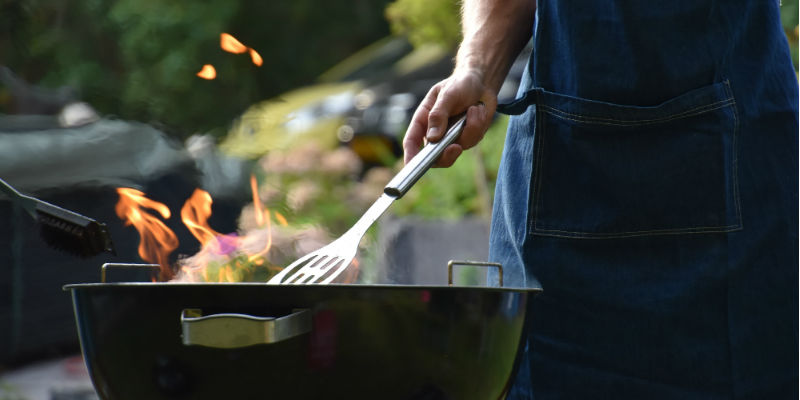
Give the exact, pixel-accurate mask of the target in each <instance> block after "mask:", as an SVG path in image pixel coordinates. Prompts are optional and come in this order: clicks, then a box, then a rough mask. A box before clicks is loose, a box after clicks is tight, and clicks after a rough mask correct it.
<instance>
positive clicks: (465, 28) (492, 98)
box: [403, 0, 536, 167]
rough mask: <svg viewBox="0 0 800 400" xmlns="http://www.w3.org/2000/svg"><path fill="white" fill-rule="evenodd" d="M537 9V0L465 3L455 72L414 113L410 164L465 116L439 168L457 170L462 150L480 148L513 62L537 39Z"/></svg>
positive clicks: (406, 143)
mask: <svg viewBox="0 0 800 400" xmlns="http://www.w3.org/2000/svg"><path fill="white" fill-rule="evenodd" d="M535 10H536V1H535V0H507V1H498V0H463V3H462V9H461V11H462V13H461V28H462V36H463V40H462V41H461V45H460V46H459V48H458V53H457V54H456V68H455V71H454V72H453V74H452V75H450V77H449V78H447V79H445V80H443V81H441V82H439V83H437V84H436V85H434V86H433V88H431V90H430V91H429V92H428V94H427V95H426V96H425V99H423V100H422V103H421V104H420V105H419V107H418V108H417V111H416V112H414V116H413V117H412V119H411V124H410V125H409V127H408V130H407V131H406V136H405V139H403V151H404V152H405V157H404V159H405V162H406V163H408V162H409V161H410V160H411V158H413V157H414V156H415V155H416V154H417V153H419V150H420V148H421V147H422V145H423V143H424V139H427V140H430V141H431V142H436V141H437V140H439V139H441V138H442V136H443V135H444V134H445V132H446V131H447V120H448V119H449V118H450V117H453V116H456V115H459V114H461V113H464V112H466V113H467V123H466V125H465V127H464V131H463V132H461V136H460V137H459V139H458V141H457V142H456V143H454V144H451V145H450V146H448V147H447V148H446V149H445V150H444V153H443V154H442V156H441V157H440V158H439V161H438V162H437V163H436V166H438V167H449V166H451V165H453V163H454V162H455V161H456V158H458V156H459V155H461V152H462V151H464V150H466V149H468V148H470V147H473V146H475V145H476V144H478V142H479V141H480V140H481V139H482V138H483V135H484V134H485V133H486V130H487V129H489V124H491V122H492V117H493V116H494V112H495V109H497V92H498V91H500V86H501V85H502V84H503V79H504V78H505V76H506V74H507V73H508V69H509V67H510V65H511V62H512V61H513V60H514V58H515V57H516V55H517V54H518V53H519V51H520V50H521V49H522V47H523V46H524V45H525V43H526V42H527V41H528V39H529V38H530V36H531V33H532V30H533V19H534V14H535Z"/></svg>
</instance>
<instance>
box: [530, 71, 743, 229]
mask: <svg viewBox="0 0 800 400" xmlns="http://www.w3.org/2000/svg"><path fill="white" fill-rule="evenodd" d="M535 90H536V95H535V97H536V100H535V103H536V139H535V142H536V143H535V147H534V149H535V150H534V151H535V152H536V153H535V154H534V175H533V182H532V184H533V190H532V196H533V198H532V207H531V208H530V209H529V213H530V219H529V221H530V232H531V233H532V234H534V235H547V236H559V237H582V238H615V237H629V236H643V235H657V234H680V233H702V232H728V231H733V230H738V229H741V215H740V209H739V208H740V206H739V194H738V187H737V186H738V184H737V179H736V131H737V127H738V121H737V115H736V106H735V101H734V98H733V96H732V94H731V90H730V87H729V83H728V82H727V81H725V82H720V83H716V84H713V85H710V86H706V87H703V88H701V89H696V90H693V91H691V92H688V93H685V94H683V95H681V96H679V97H676V98H674V99H671V100H669V101H667V102H665V103H662V104H660V105H658V106H653V107H637V106H625V105H617V104H611V103H605V102H598V101H592V100H585V99H580V98H575V97H570V96H565V95H560V94H556V93H551V92H547V91H544V90H542V89H535Z"/></svg>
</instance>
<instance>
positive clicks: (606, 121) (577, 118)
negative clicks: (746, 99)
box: [540, 99, 735, 126]
mask: <svg viewBox="0 0 800 400" xmlns="http://www.w3.org/2000/svg"><path fill="white" fill-rule="evenodd" d="M732 104H735V101H734V100H733V99H726V100H722V101H718V102H716V103H711V104H706V105H703V106H700V107H696V108H694V109H691V110H687V111H683V112H680V113H677V114H672V115H669V116H665V117H662V118H657V119H649V120H648V119H644V120H618V119H611V118H599V117H592V116H587V115H583V114H573V113H568V112H566V111H562V110H559V109H557V108H553V107H550V106H546V105H540V107H542V108H544V111H546V112H548V113H549V114H551V115H553V116H554V117H556V118H560V119H566V120H570V121H574V122H585V123H595V124H598V125H613V126H640V125H651V124H656V123H663V122H670V121H673V120H676V119H681V118H687V117H691V116H695V115H699V114H704V113H707V112H710V111H714V110H717V109H720V108H725V107H727V106H729V105H732ZM558 114H562V115H558Z"/></svg>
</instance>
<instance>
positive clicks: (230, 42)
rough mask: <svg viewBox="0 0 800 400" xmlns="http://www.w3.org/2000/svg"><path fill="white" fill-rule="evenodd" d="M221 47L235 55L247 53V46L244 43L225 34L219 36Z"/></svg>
mask: <svg viewBox="0 0 800 400" xmlns="http://www.w3.org/2000/svg"><path fill="white" fill-rule="evenodd" d="M219 47H221V48H222V50H225V51H227V52H229V53H233V54H242V53H244V52H245V51H247V46H245V45H243V44H242V42H240V41H239V40H237V39H236V38H235V37H233V36H232V35H230V34H227V33H224V32H223V33H221V34H220V35H219Z"/></svg>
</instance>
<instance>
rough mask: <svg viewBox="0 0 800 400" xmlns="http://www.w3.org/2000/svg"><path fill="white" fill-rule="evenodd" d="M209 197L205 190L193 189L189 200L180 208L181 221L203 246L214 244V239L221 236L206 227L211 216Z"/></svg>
mask: <svg viewBox="0 0 800 400" xmlns="http://www.w3.org/2000/svg"><path fill="white" fill-rule="evenodd" d="M211 203H213V200H211V195H210V194H208V192H206V191H205V190H202V189H195V190H194V192H193V193H192V196H191V197H189V200H186V203H184V204H183V208H181V221H183V224H184V225H186V228H188V229H189V232H191V233H192V235H193V236H194V237H195V238H196V239H197V241H198V242H200V244H202V245H203V246H205V245H206V244H208V243H211V242H214V239H215V238H216V237H217V236H221V234H220V233H219V232H217V231H215V230H213V229H211V227H210V226H209V225H208V218H209V217H210V216H211Z"/></svg>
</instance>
